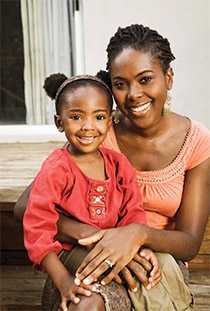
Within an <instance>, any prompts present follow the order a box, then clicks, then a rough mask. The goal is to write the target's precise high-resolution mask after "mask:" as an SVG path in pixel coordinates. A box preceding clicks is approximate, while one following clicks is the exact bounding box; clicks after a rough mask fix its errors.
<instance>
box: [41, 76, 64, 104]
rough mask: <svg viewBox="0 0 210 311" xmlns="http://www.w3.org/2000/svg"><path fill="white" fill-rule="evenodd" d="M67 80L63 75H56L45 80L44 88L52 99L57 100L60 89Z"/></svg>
mask: <svg viewBox="0 0 210 311" xmlns="http://www.w3.org/2000/svg"><path fill="white" fill-rule="evenodd" d="M66 79H67V77H66V76H65V75H64V74H63V73H54V74H51V75H50V76H49V77H47V78H46V79H45V81H44V85H43V88H44V90H45V92H46V93H47V95H48V96H49V97H50V98H51V99H55V96H56V93H57V91H58V88H59V87H60V86H61V84H62V83H63V82H64V81H65V80H66Z"/></svg>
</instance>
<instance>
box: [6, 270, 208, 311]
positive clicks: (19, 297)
mask: <svg viewBox="0 0 210 311" xmlns="http://www.w3.org/2000/svg"><path fill="white" fill-rule="evenodd" d="M45 277H46V275H45V274H43V273H42V272H37V271H35V270H34V269H33V268H32V267H31V266H29V265H26V266H25V265H22V266H13V265H10V266H8V265H5V266H1V285H0V297H1V298H0V299H1V300H0V310H2V311H41V305H40V301H41V292H42V288H43V284H44V280H45ZM190 288H191V290H192V291H193V293H194V294H195V308H194V310H195V311H207V310H209V306H210V271H193V272H191V274H190Z"/></svg>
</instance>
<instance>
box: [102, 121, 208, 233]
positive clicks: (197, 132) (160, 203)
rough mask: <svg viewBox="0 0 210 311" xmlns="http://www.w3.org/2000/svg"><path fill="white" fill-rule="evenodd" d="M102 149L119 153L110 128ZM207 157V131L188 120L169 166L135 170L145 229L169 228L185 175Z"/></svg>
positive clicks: (176, 208)
mask: <svg viewBox="0 0 210 311" xmlns="http://www.w3.org/2000/svg"><path fill="white" fill-rule="evenodd" d="M104 146H106V147H107V148H110V149H113V150H115V151H118V152H121V151H120V149H119V146H118V144H117V140H116V136H115V132H114V128H113V127H111V129H110V131H109V133H108V135H107V138H106V140H105V142H104ZM209 157H210V131H209V130H208V129H207V128H206V127H205V126H203V125H202V124H200V123H198V122H196V121H192V120H191V125H190V128H189V130H188V132H187V135H186V138H185V141H184V144H183V145H182V148H181V149H180V150H179V152H178V154H177V156H176V158H175V159H174V161H173V162H171V163H170V164H169V165H168V166H166V167H165V168H163V169H160V170H156V171H138V170H136V175H137V182H138V186H139V189H140V192H141V197H142V199H143V207H144V209H145V211H146V217H147V223H148V225H149V226H151V227H154V228H158V229H163V228H165V229H172V228H173V225H174V216H175V214H176V212H177V210H178V208H179V206H180V203H181V199H182V192H183V187H184V178H185V173H186V171H187V170H190V169H192V168H193V167H196V166H197V165H199V164H201V163H202V162H204V161H205V160H207V159H208V158H209Z"/></svg>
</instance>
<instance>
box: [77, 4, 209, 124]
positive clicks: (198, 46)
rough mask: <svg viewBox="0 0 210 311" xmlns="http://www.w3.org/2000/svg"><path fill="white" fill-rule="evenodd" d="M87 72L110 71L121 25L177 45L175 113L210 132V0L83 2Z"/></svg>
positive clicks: (174, 90)
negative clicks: (110, 47) (109, 51)
mask: <svg viewBox="0 0 210 311" xmlns="http://www.w3.org/2000/svg"><path fill="white" fill-rule="evenodd" d="M81 1H82V6H83V22H84V47H85V68H86V69H85V70H86V72H87V73H92V74H94V73H96V72H97V71H98V70H99V69H101V68H105V63H106V53H105V49H106V46H107V43H108V41H109V39H110V37H111V36H112V35H113V34H114V32H115V31H116V29H117V27H118V26H126V25H129V24H131V23H142V24H144V25H148V26H150V27H151V28H154V29H156V30H158V31H159V32H160V33H161V34H162V35H163V36H166V37H167V38H168V39H169V41H170V42H171V47H172V50H173V52H174V55H175V56H176V60H175V62H173V63H172V64H173V68H174V71H175V81H174V88H173V91H172V105H173V109H174V110H175V111H177V112H180V113H182V114H184V115H187V116H189V117H192V118H193V119H196V120H198V121H201V122H203V123H204V124H205V125H206V126H208V127H209V128H210V100H209V99H210V83H209V81H210V78H209V77H210V21H209V20H210V5H209V2H210V1H209V0H200V1H198V0H176V1H168V0H147V1H141V0H130V1H129V0H81Z"/></svg>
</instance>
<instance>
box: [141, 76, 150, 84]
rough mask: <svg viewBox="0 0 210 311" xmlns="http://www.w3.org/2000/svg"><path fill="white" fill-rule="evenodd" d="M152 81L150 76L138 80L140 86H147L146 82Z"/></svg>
mask: <svg viewBox="0 0 210 311" xmlns="http://www.w3.org/2000/svg"><path fill="white" fill-rule="evenodd" d="M151 80H152V77H150V76H146V77H143V78H141V79H140V83H141V84H147V83H148V82H150V81H151Z"/></svg>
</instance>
